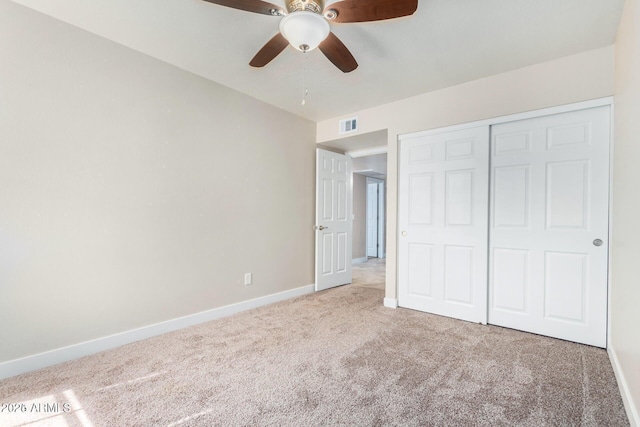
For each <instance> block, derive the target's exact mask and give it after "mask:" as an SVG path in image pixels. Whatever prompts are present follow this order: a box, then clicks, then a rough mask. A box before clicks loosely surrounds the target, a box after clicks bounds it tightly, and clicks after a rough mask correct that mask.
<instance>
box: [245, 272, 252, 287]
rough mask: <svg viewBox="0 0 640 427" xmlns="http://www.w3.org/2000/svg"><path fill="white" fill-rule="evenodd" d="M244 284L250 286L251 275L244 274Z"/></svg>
mask: <svg viewBox="0 0 640 427" xmlns="http://www.w3.org/2000/svg"><path fill="white" fill-rule="evenodd" d="M244 284H245V285H250V284H251V273H244Z"/></svg>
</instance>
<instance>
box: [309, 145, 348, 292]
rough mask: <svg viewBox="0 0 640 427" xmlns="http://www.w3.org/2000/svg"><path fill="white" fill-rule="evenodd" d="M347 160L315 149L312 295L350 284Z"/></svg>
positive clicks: (342, 156) (341, 156)
mask: <svg viewBox="0 0 640 427" xmlns="http://www.w3.org/2000/svg"><path fill="white" fill-rule="evenodd" d="M352 185H353V183H352V181H351V157H348V156H345V155H342V154H337V153H332V152H330V151H325V150H321V149H319V148H318V149H316V225H315V227H314V228H315V230H316V291H320V290H323V289H327V288H331V287H334V286H340V285H344V284H346V283H351V252H352V241H351V240H352V232H351V229H352V222H351V212H352V206H351V203H352V200H351V198H352V196H351V192H352V188H353V187H352Z"/></svg>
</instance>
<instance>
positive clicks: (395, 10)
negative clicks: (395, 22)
mask: <svg viewBox="0 0 640 427" xmlns="http://www.w3.org/2000/svg"><path fill="white" fill-rule="evenodd" d="M332 9H333V10H335V11H336V12H338V16H337V17H336V18H335V19H333V20H332V22H342V23H346V22H368V21H382V20H384V19H393V18H400V17H401V16H409V15H413V14H414V12H415V11H416V10H417V9H418V0H343V1H339V2H336V3H332V4H330V5H329V6H327V8H326V9H325V13H327V12H328V11H330V10H332Z"/></svg>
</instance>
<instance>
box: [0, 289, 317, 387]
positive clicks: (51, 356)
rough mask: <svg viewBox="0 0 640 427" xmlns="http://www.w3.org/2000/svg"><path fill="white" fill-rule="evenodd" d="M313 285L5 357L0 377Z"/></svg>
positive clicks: (232, 311) (216, 316) (282, 297)
mask: <svg viewBox="0 0 640 427" xmlns="http://www.w3.org/2000/svg"><path fill="white" fill-rule="evenodd" d="M314 289H315V285H307V286H302V287H300V288H295V289H291V290H288V291H283V292H278V293H275V294H271V295H266V296H263V297H259V298H255V299H251V300H247V301H242V302H239V303H236V304H231V305H226V306H224V307H218V308H214V309H211V310H207V311H202V312H200V313H195V314H191V315H188V316H184V317H179V318H177V319H172V320H167V321H165V322H160V323H155V324H153V325H149V326H143V327H141V328H137V329H132V330H129V331H125V332H120V333H118V334H113V335H109V336H106V337H102V338H97V339H94V340H90V341H85V342H82V343H79V344H73V345H70V346H67V347H62V348H58V349H55V350H50V351H46V352H44V353H38V354H34V355H31V356H26V357H23V358H20V359H14V360H9V361H7V362H2V363H0V380H1V379H4V378H9V377H13V376H16V375H20V374H23V373H25V372H30V371H35V370H37V369H42V368H47V367H49V366H53V365H57V364H59V363H62V362H67V361H69V360H74V359H77V358H79V357H83V356H88V355H90V354H95V353H99V352H101V351H104V350H109V349H112V348H116V347H120V346H122V345H125V344H129V343H132V342H135V341H140V340H143V339H146V338H151V337H154V336H156V335H161V334H165V333H167V332H172V331H176V330H178V329H183V328H187V327H189V326H193V325H197V324H200V323H204V322H208V321H210V320H215V319H219V318H221V317H226V316H230V315H232V314H236V313H240V312H242V311H246V310H251V309H253V308H258V307H262V306H264V305H268V304H273V303H275V302H278V301H284V300H287V299H290V298H295V297H298V296H301V295H305V294H309V293H312V292H313V291H314Z"/></svg>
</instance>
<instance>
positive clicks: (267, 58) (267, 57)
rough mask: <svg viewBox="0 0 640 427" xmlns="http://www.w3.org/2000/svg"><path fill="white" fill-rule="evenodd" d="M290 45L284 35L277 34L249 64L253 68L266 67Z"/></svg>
mask: <svg viewBox="0 0 640 427" xmlns="http://www.w3.org/2000/svg"><path fill="white" fill-rule="evenodd" d="M288 45H289V42H288V41H287V39H285V38H284V37H283V36H282V34H280V33H278V34H276V35H275V36H273V38H272V39H271V40H269V41H268V42H267V44H265V45H264V46H262V49H260V50H259V51H258V53H256V56H254V57H253V59H252V60H251V62H249V65H251V66H252V67H264V66H265V65H267V64H268V63H269V62H271V61H272V60H273V58H275V57H276V56H278V55H279V54H280V52H282V51H283V50H284V48H285V47H287V46H288Z"/></svg>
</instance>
